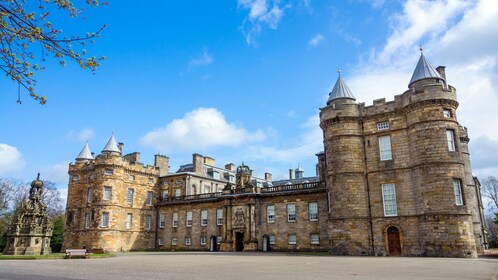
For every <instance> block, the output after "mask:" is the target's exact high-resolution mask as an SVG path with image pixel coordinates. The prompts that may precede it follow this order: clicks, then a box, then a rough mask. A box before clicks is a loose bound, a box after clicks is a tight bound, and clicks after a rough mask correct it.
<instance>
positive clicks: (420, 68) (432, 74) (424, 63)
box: [408, 48, 444, 87]
mask: <svg viewBox="0 0 498 280" xmlns="http://www.w3.org/2000/svg"><path fill="white" fill-rule="evenodd" d="M420 51H421V53H420V59H419V60H418V63H417V67H415V71H413V75H412V79H411V80H410V83H409V84H408V87H411V86H412V85H413V84H414V83H415V82H417V81H420V80H423V79H440V80H443V81H444V78H443V77H441V75H439V73H438V72H437V70H436V69H435V68H434V66H432V65H431V63H430V62H429V61H428V60H427V58H425V56H424V53H423V52H422V48H420Z"/></svg>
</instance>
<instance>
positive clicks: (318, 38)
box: [308, 34, 325, 47]
mask: <svg viewBox="0 0 498 280" xmlns="http://www.w3.org/2000/svg"><path fill="white" fill-rule="evenodd" d="M324 39H325V37H323V35H322V34H317V35H315V36H314V37H313V38H311V40H309V42H308V46H310V47H316V46H318V45H319V44H320V43H321V42H322V41H323V40H324Z"/></svg>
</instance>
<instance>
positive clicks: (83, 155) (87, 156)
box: [76, 142, 94, 160]
mask: <svg viewBox="0 0 498 280" xmlns="http://www.w3.org/2000/svg"><path fill="white" fill-rule="evenodd" d="M92 159H94V158H93V156H92V152H90V147H89V146H88V142H86V144H85V146H84V147H83V150H81V152H80V154H79V155H78V156H77V157H76V160H92Z"/></svg>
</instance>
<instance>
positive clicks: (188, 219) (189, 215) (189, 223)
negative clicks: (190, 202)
mask: <svg viewBox="0 0 498 280" xmlns="http://www.w3.org/2000/svg"><path fill="white" fill-rule="evenodd" d="M192 217H193V213H192V211H187V213H185V226H186V227H191V226H192Z"/></svg>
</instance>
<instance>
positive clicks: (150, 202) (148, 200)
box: [145, 192, 154, 206]
mask: <svg viewBox="0 0 498 280" xmlns="http://www.w3.org/2000/svg"><path fill="white" fill-rule="evenodd" d="M153 195H154V193H153V192H147V199H146V200H145V204H147V205H149V206H150V205H152V196H153Z"/></svg>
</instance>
